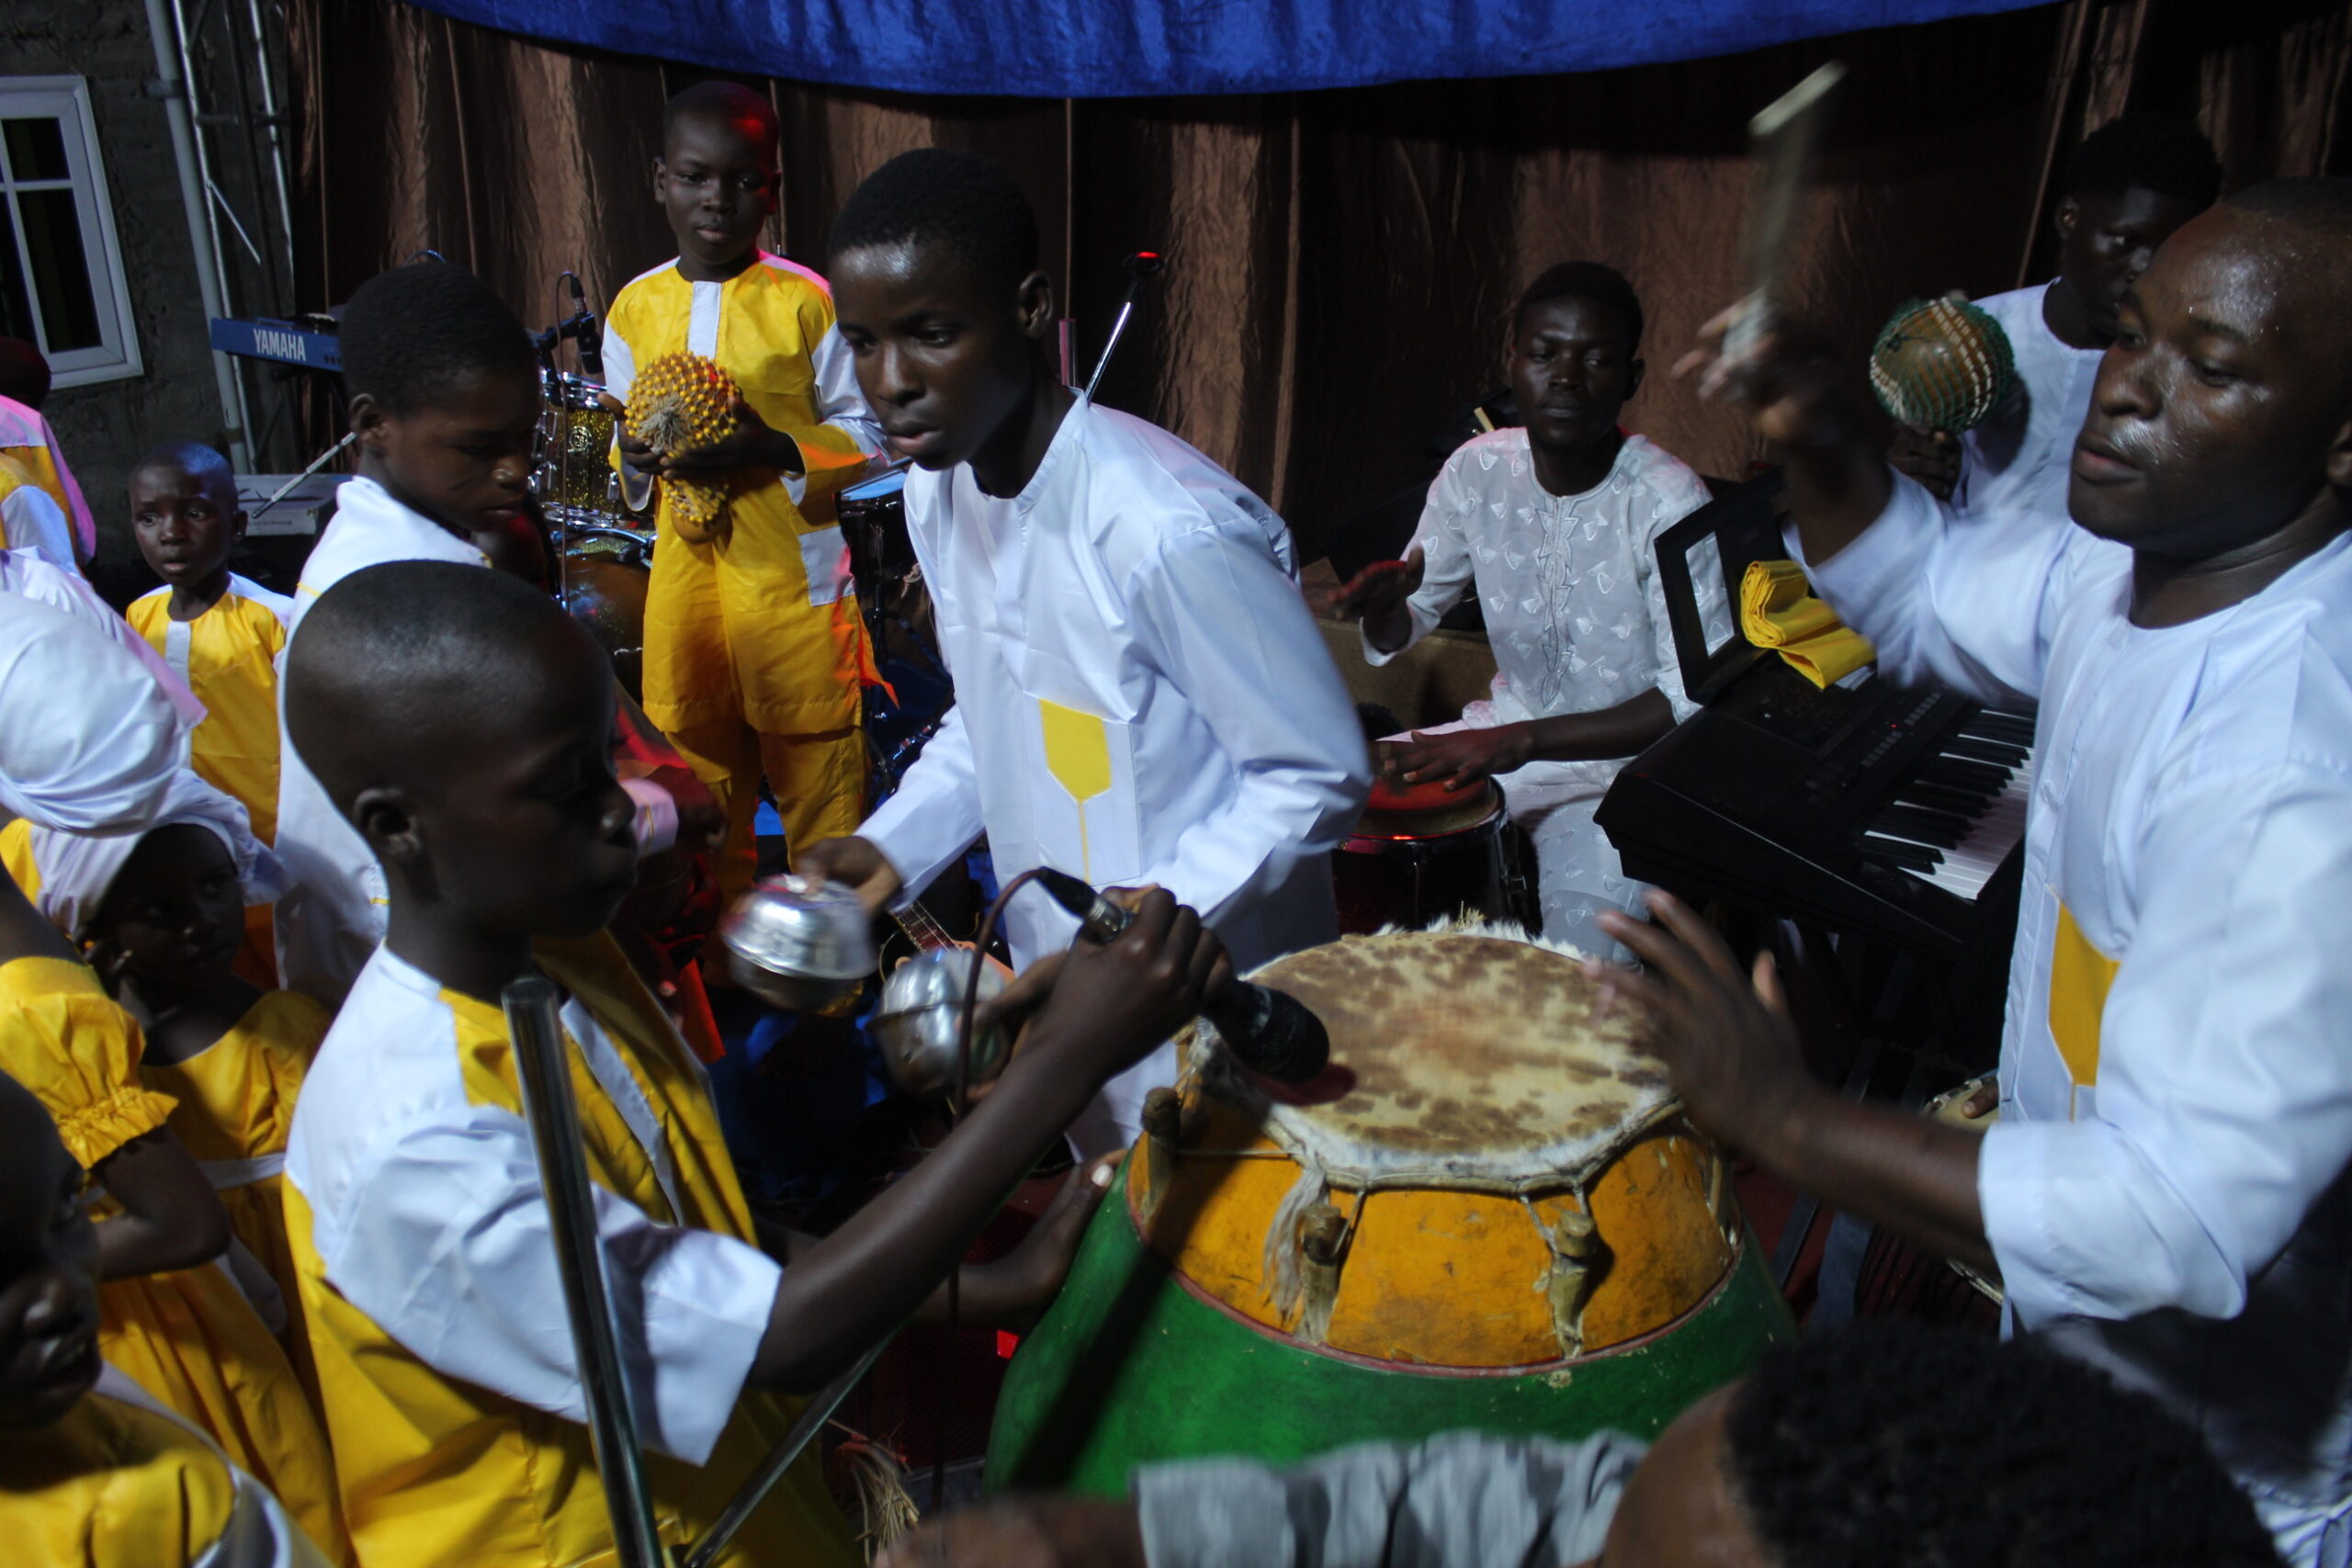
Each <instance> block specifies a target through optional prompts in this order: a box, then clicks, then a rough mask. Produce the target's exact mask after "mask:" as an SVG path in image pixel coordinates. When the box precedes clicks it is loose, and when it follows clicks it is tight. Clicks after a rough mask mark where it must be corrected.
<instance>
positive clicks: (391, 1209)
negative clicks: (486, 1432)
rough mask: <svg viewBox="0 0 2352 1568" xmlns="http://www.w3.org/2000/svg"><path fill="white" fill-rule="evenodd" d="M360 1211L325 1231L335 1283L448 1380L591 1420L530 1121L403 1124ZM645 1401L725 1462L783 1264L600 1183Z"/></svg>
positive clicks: (599, 1204)
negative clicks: (657, 1213)
mask: <svg viewBox="0 0 2352 1568" xmlns="http://www.w3.org/2000/svg"><path fill="white" fill-rule="evenodd" d="M350 1191H351V1193H352V1194H353V1195H354V1196H353V1197H352V1199H351V1200H350V1201H349V1202H348V1204H347V1206H345V1207H344V1208H343V1209H342V1212H341V1213H337V1214H336V1215H335V1216H334V1223H333V1224H319V1225H317V1226H316V1227H315V1235H316V1237H317V1240H318V1243H319V1248H320V1254H321V1260H322V1263H323V1264H324V1266H325V1275H326V1280H327V1283H329V1284H331V1285H333V1286H334V1289H335V1290H336V1291H337V1292H339V1293H341V1294H342V1296H343V1297H344V1298H345V1300H346V1301H348V1302H350V1303H351V1304H352V1305H354V1306H356V1307H357V1308H358V1309H359V1310H360V1311H361V1312H363V1313H365V1314H368V1317H369V1318H370V1319H371V1320H372V1321H373V1322H374V1323H375V1324H376V1325H377V1326H378V1327H379V1328H381V1329H382V1330H383V1331H384V1332H385V1333H387V1334H389V1335H390V1336H391V1337H393V1338H394V1339H397V1340H399V1341H400V1343H401V1345H402V1346H404V1347H405V1348H407V1349H408V1350H409V1351H410V1352H411V1353H412V1354H413V1355H415V1356H417V1357H418V1358H419V1359H422V1360H424V1362H425V1363H426V1364H427V1365H429V1366H431V1367H432V1368H433V1369H434V1370H435V1371H438V1372H440V1373H442V1374H443V1375H444V1376H447V1377H451V1378H458V1379H462V1380H464V1381H465V1382H471V1383H478V1384H480V1385H481V1386H482V1387H484V1388H487V1389H490V1390H492V1391H493V1392H495V1393H501V1394H503V1395H505V1396H506V1397H507V1398H509V1399H513V1400H516V1401H518V1402H520V1403H522V1404H528V1405H530V1406H532V1407H533V1408H535V1409H538V1410H544V1411H547V1412H548V1413H549V1414H551V1415H555V1416H562V1417H564V1418H565V1419H567V1420H571V1421H582V1422H584V1421H585V1420H586V1419H587V1408H586V1405H585V1404H584V1403H583V1402H582V1398H581V1394H580V1375H579V1371H578V1366H577V1362H576V1361H575V1359H574V1358H573V1351H572V1343H571V1324H570V1320H569V1318H568V1317H567V1316H566V1314H565V1312H564V1309H563V1281H562V1276H561V1273H560V1269H558V1267H557V1263H556V1252H555V1240H554V1237H553V1235H551V1234H550V1232H549V1229H548V1209H547V1203H546V1201H545V1198H544V1196H543V1194H542V1190H541V1188H540V1185H539V1168H538V1162H537V1158H536V1156H534V1155H533V1153H532V1148H531V1135H530V1130H529V1128H528V1127H527V1126H526V1124H525V1123H524V1122H523V1120H522V1119H521V1118H520V1117H518V1116H515V1115H514V1114H513V1113H512V1112H509V1111H503V1110H498V1109H496V1108H493V1107H490V1106H470V1107H467V1108H465V1109H464V1111H462V1112H460V1113H459V1114H458V1115H457V1116H456V1117H455V1118H451V1117H448V1116H444V1115H434V1116H431V1117H427V1118H424V1119H421V1120H419V1121H414V1122H410V1123H408V1124H407V1125H405V1126H397V1127H394V1128H391V1129H388V1131H387V1133H386V1134H385V1135H384V1136H381V1137H379V1138H378V1139H377V1140H376V1143H375V1145H374V1146H372V1147H371V1148H369V1149H368V1151H367V1152H366V1153H365V1154H364V1155H363V1156H360V1159H359V1160H358V1162H357V1164H356V1167H355V1168H354V1170H353V1173H352V1177H351V1185H350ZM594 1191H595V1201H596V1231H597V1235H599V1237H600V1238H601V1239H602V1241H603V1244H604V1250H605V1277H606V1280H608V1281H609V1285H610V1289H611V1293H612V1299H613V1308H614V1313H613V1315H614V1316H615V1318H616V1320H617V1321H618V1325H619V1329H620V1351H621V1359H622V1362H623V1364H624V1367H625V1369H626V1371H627V1374H628V1383H629V1396H630V1403H631V1404H633V1405H634V1406H635V1408H636V1411H637V1418H638V1423H639V1427H640V1428H641V1429H642V1430H643V1432H644V1434H645V1438H646V1441H647V1442H649V1443H650V1444H651V1445H652V1446H653V1447H655V1448H657V1449H659V1450H662V1452H664V1453H667V1454H671V1455H673V1456H674V1457H676V1458H678V1459H681V1460H684V1461H686V1462H687V1463H689V1464H696V1465H698V1464H701V1463H702V1462H703V1461H706V1460H707V1459H708V1458H709V1457H710V1450H711V1448H712V1447H713V1445H715V1444H716V1443H717V1442H718V1434H719V1431H720V1429H721V1428H723V1427H725V1426H726V1424H727V1420H728V1417H729V1415H730V1414H731V1413H732V1412H733V1410H734V1407H735V1402H736V1399H737V1397H738V1396H739V1395H740V1394H741V1393H742V1390H743V1385H744V1382H745V1380H746V1379H747V1378H748V1377H749V1376H750V1375H751V1371H752V1359H753V1358H754V1357H755V1356H756V1355H757V1353H758V1350H759V1346H760V1339H761V1337H762V1336H763V1335H764V1334H765V1333H766V1332H767V1324H768V1317H769V1314H770V1311H771V1309H772V1307H773V1306H774V1303H775V1292H776V1283H777V1281H778V1280H779V1279H780V1278H781V1277H782V1274H783V1270H782V1269H779V1268H778V1267H777V1265H776V1264H775V1261H774V1260H773V1259H771V1258H768V1257H767V1256H766V1255H765V1254H763V1253H762V1252H761V1251H760V1250H759V1249H758V1248H756V1247H749V1246H746V1245H745V1244H744V1243H742V1242H740V1241H736V1240H734V1239H733V1238H731V1237H729V1236H723V1235H718V1234H717V1233H715V1232H712V1231H704V1230H695V1229H692V1228H689V1227H684V1226H678V1225H663V1224H655V1223H654V1222H653V1221H652V1220H651V1219H650V1218H649V1217H648V1216H647V1215H646V1214H645V1213H643V1211H641V1210H639V1209H638V1208H637V1207H636V1206H635V1205H633V1204H631V1203H628V1201H624V1200H623V1199H621V1198H619V1197H617V1196H616V1195H615V1194H614V1193H612V1192H611V1191H609V1190H606V1189H605V1188H603V1187H598V1188H596V1189H595V1190H594Z"/></svg>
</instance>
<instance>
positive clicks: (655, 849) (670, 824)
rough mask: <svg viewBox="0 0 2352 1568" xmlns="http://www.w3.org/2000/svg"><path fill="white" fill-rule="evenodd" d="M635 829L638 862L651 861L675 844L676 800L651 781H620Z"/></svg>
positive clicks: (676, 828) (676, 834) (676, 835)
mask: <svg viewBox="0 0 2352 1568" xmlns="http://www.w3.org/2000/svg"><path fill="white" fill-rule="evenodd" d="M621 788H622V789H623V790H625V791H627V792H628V798H629V804H630V805H631V806H633V807H635V808H636V809H635V811H634V813H633V816H634V825H635V827H636V829H637V858H638V859H639V860H650V859H651V858H652V857H654V856H655V855H658V854H660V853H661V852H662V851H664V850H666V849H668V848H669V847H670V846H671V845H673V844H674V843H676V842H677V841H678V802H677V798H676V797H675V796H673V795H671V793H670V792H669V791H668V790H666V789H664V788H663V787H662V785H661V784H657V783H655V782H654V781H653V780H651V779H623V780H621Z"/></svg>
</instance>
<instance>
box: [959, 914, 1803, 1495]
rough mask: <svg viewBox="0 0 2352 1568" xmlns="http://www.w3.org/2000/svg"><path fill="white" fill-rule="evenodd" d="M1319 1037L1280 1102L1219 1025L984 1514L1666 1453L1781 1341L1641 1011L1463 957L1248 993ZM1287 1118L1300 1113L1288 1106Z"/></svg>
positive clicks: (1099, 1245) (1388, 949) (1151, 1113)
mask: <svg viewBox="0 0 2352 1568" xmlns="http://www.w3.org/2000/svg"><path fill="white" fill-rule="evenodd" d="M1254 977H1255V978H1256V979H1258V980H1259V981H1260V982H1261V983H1263V984H1266V985H1270V986H1272V987H1275V988H1277V989H1280V990H1283V991H1287V992H1290V993H1291V994H1292V995H1294V996H1295V997H1297V998H1299V1000H1301V1001H1302V1002H1305V1003H1306V1005H1307V1006H1308V1007H1309V1008H1310V1009H1312V1010H1314V1011H1315V1012H1316V1013H1317V1015H1318V1016H1319V1017H1320V1018H1321V1019H1322V1021H1323V1023H1324V1026H1325V1028H1326V1029H1327V1030H1328V1031H1329V1034H1330V1037H1331V1060H1332V1066H1331V1067H1330V1068H1329V1069H1327V1071H1326V1072H1325V1074H1324V1075H1323V1077H1320V1078H1318V1079H1317V1080H1316V1081H1315V1082H1314V1083H1311V1084H1309V1085H1306V1086H1304V1088H1303V1089H1302V1090H1300V1091H1298V1092H1296V1093H1293V1092H1291V1091H1286V1090H1281V1089H1275V1088H1273V1087H1271V1086H1269V1085H1268V1084H1267V1083H1266V1082H1265V1080H1262V1079H1259V1078H1256V1077H1252V1076H1251V1075H1250V1074H1248V1073H1246V1072H1245V1071H1243V1070H1242V1069H1240V1068H1239V1067H1238V1066H1235V1065H1234V1064H1233V1062H1232V1060H1231V1058H1230V1057H1229V1056H1227V1055H1225V1054H1224V1053H1223V1052H1222V1050H1221V1049H1220V1048H1217V1047H1216V1046H1215V1044H1214V1041H1213V1038H1212V1036H1213V1032H1211V1031H1208V1030H1207V1029H1206V1027H1205V1026H1202V1031H1201V1032H1200V1033H1198V1034H1196V1035H1195V1036H1194V1037H1193V1038H1192V1039H1191V1040H1189V1041H1188V1042H1187V1043H1186V1045H1185V1049H1184V1072H1183V1076H1182V1079H1181V1080H1180V1083H1179V1086H1178V1088H1177V1089H1172V1090H1170V1089H1162V1090H1158V1091H1155V1094H1154V1096H1153V1099H1152V1100H1150V1101H1149V1102H1148V1103H1147V1105H1146V1108H1145V1114H1144V1128H1145V1131H1144V1136H1143V1138H1142V1139H1141V1140H1140V1141H1139V1142H1138V1143H1137V1144H1136V1147H1135V1149H1134V1151H1133V1153H1131V1154H1130V1155H1129V1156H1128V1157H1127V1159H1126V1161H1125V1164H1124V1165H1123V1166H1122V1168H1121V1171H1120V1175H1119V1178H1118V1183H1117V1185H1115V1186H1114V1189H1113V1190H1112V1195H1111V1196H1110V1197H1109V1198H1108V1199H1106V1200H1105V1201H1104V1202H1103V1206H1102V1208H1101V1209H1100V1210H1099V1211H1097V1213H1096V1214H1095V1216H1094V1219H1093V1221H1092V1222H1091V1224H1090V1226H1089V1228H1088V1231H1087V1234H1086V1236H1085V1238H1084V1240H1083V1241H1082V1242H1081V1244H1080V1248H1079V1253H1078V1257H1077V1259H1076V1261H1075V1262H1074V1263H1073V1265H1072V1267H1071V1269H1070V1273H1069V1281H1068V1283H1067V1284H1066V1285H1065V1286H1064V1287H1063V1290H1062V1292H1061V1294H1060V1296H1059V1297H1058V1298H1057V1300H1056V1301H1055V1303H1054V1305H1053V1307H1052V1308H1051V1309H1050V1310H1049V1311H1048V1312H1047V1314H1046V1317H1045V1318H1044V1319H1043V1320H1042V1321H1041V1322H1040V1323H1039V1324H1038V1325H1037V1327H1036V1328H1035V1331H1033V1332H1032V1333H1031V1334H1030V1335H1029V1337H1027V1338H1026V1339H1024V1340H1023V1342H1022V1345H1021V1348H1020V1352H1019V1354H1018V1355H1016V1356H1015V1357H1014V1358H1013V1361H1012V1367H1011V1368H1010V1369H1009V1371H1008V1372H1007V1375H1006V1379H1005V1383H1004V1390H1003V1394H1002V1397H1001V1400H1000V1402H999V1404H998V1405H997V1417H996V1429H995V1433H994V1436H993V1438H992V1440H991V1442H990V1446H989V1485H990V1486H991V1487H992V1488H1004V1487H1052V1488H1071V1489H1075V1490H1078V1491H1080V1492H1091V1493H1095V1494H1098V1495H1124V1493H1125V1486H1126V1480H1127V1476H1128V1474H1129V1472H1131V1471H1132V1470H1133V1469H1134V1467H1135V1466H1136V1465H1138V1464H1147V1463H1151V1462H1155V1461H1161V1460H1170V1459H1181V1458H1185V1457H1189V1456H1194V1455H1207V1454H1227V1453H1238V1454H1247V1455H1250V1456H1253V1457H1256V1458H1260V1459H1264V1460H1268V1461H1275V1462H1283V1461H1294V1460H1297V1459H1302V1458H1305V1457H1307V1456H1309V1455H1312V1454H1316V1453H1320V1452H1325V1451H1328V1450H1331V1449H1336V1448H1339V1447H1341V1446H1343V1445H1346V1444H1349V1443H1355V1442H1363V1441H1370V1440H1374V1439H1380V1440H1388V1441H1397V1440H1403V1441H1412V1440H1415V1439H1418V1438H1427V1437H1432V1436H1434V1435H1436V1434H1437V1433H1440V1432H1444V1431H1451V1430H1454V1429H1457V1428H1464V1427H1471V1428H1477V1429H1481V1430H1486V1431H1492V1432H1505V1433H1517V1432H1524V1433H1540V1434H1543V1435H1544V1436H1547V1437H1554V1438H1574V1437H1577V1436H1581V1435H1583V1434H1585V1433H1588V1432H1591V1431H1594V1430H1597V1429H1599V1428H1600V1427H1615V1428H1618V1429H1620V1430H1623V1431H1628V1432H1632V1433H1634V1434H1636V1435H1639V1436H1647V1435H1651V1434H1655V1433H1656V1432H1657V1431H1658V1430H1659V1429H1660V1428H1662V1427H1664V1426H1665V1425H1666V1424H1667V1423H1668V1422H1669V1421H1671V1420H1672V1419H1673V1418H1674V1416H1676V1415H1677V1414H1678V1413H1679V1412H1680V1411H1681V1410H1682V1409H1683V1408H1684V1407H1685V1406H1687V1405H1688V1404H1691V1402H1692V1401H1694V1400H1696V1399H1697V1398H1699V1397H1700V1396H1701V1395H1702V1394H1703V1393H1706V1392H1707V1391H1709V1390H1710V1389H1713V1388H1715V1387H1717V1386H1719V1385H1721V1384H1722V1383H1723V1382H1726V1381H1728V1380H1729V1379H1731V1378H1733V1377H1736V1376H1737V1375H1738V1374H1739V1373H1740V1372H1741V1371H1744V1370H1745V1369H1746V1368H1747V1366H1748V1365H1750V1364H1751V1363H1752V1362H1753V1361H1754V1360H1755V1359H1756V1358H1757V1357H1758V1355H1760V1354H1761V1353H1762V1352H1763V1350H1764V1349H1765V1348H1766V1347H1768V1346H1769V1345H1770V1344H1772V1343H1773V1342H1775V1341H1777V1340H1780V1339H1782V1338H1785V1337H1788V1336H1789V1335H1790V1334H1791V1333H1792V1324H1791V1321H1790V1318H1789V1314H1788V1311H1787V1308H1786V1306H1785V1305H1784V1304H1783V1303H1782V1302H1781V1296H1780V1292H1778V1291H1777V1290H1776V1289H1775V1288H1774V1286H1773V1284H1772V1281H1771V1279H1770V1275H1769V1273H1768V1271H1767V1270H1766V1269H1765V1267H1764V1265H1763V1261H1762V1259H1761V1258H1760V1257H1759V1256H1758V1247H1757V1246H1756V1244H1755V1242H1754V1239H1753V1238H1752V1237H1751V1236H1750V1235H1748V1234H1747V1226H1746V1224H1744V1223H1743V1221H1742V1220H1741V1218H1740V1215H1739V1212H1738V1209H1737V1206H1736V1201H1734V1199H1733V1197H1732V1195H1731V1190H1730V1185H1729V1181H1728V1179H1727V1174H1726V1172H1725V1169H1724V1162H1723V1158H1722V1156H1720V1155H1719V1154H1718V1153H1717V1152H1716V1151H1715V1149H1714V1148H1713V1146H1712V1145H1709V1144H1708V1143H1707V1141H1706V1140H1705V1139H1703V1138H1702V1137H1701V1136H1700V1135H1699V1134H1697V1133H1696V1132H1695V1131H1693V1130H1692V1129H1691V1126H1690V1124H1689V1123H1688V1122H1685V1121H1684V1120H1683V1118H1682V1115H1681V1112H1680V1108H1679V1103H1678V1101H1677V1100H1675V1098H1674V1096H1673V1093H1672V1091H1671V1089H1669V1087H1668V1083H1667V1078H1666V1074H1665V1070H1664V1068H1663V1067H1661V1066H1659V1065H1658V1063H1657V1060H1656V1059H1655V1058H1654V1057H1651V1056H1649V1055H1646V1054H1645V1053H1644V1052H1643V1051H1642V1050H1641V1048H1640V1046H1639V1043H1638V1040H1639V1032H1640V1029H1641V1021H1640V1020H1639V1018H1638V1017H1637V1016H1636V1015H1635V1013H1634V1010H1633V1009H1632V1008H1631V1007H1629V1006H1628V1005H1626V1004H1625V1003H1624V1002H1623V1000H1620V1002H1619V1003H1618V1004H1617V1006H1616V1007H1615V1008H1614V1009H1613V1010H1611V1012H1610V1013H1608V1014H1602V1015H1596V1012H1595V1009H1594V1003H1595V1001H1596V999H1597V996H1598V992H1597V987H1596V985H1595V983H1594V982H1592V981H1590V980H1589V979H1587V978H1586V977H1585V976H1584V973H1583V970H1582V967H1581V965H1580V964H1578V963H1577V961H1576V960H1575V959H1572V958H1569V957H1567V956H1566V955H1564V954H1562V953H1557V952H1554V951H1552V950H1550V949H1547V948H1544V947H1543V946H1540V945H1538V944H1534V943H1531V942H1517V941H1510V940H1506V939H1504V938H1501V937H1498V936H1494V935H1488V934H1470V933H1466V932H1393V933H1389V934H1386V935H1382V936H1373V937H1347V938H1344V939H1342V940H1341V941H1340V942H1335V943H1332V944H1331V945H1329V946H1326V947H1320V948H1315V949H1312V950H1310V951H1308V952H1306V953H1294V954H1292V955H1291V956H1290V957H1287V958H1283V959H1280V960H1277V961H1276V962H1275V963H1273V964H1270V965H1268V966H1267V967H1265V968H1264V969H1261V970H1260V971H1259V972H1258V974H1257V975H1256V976H1254ZM1301 1100H1304V1101H1306V1103H1300V1101H1301Z"/></svg>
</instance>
